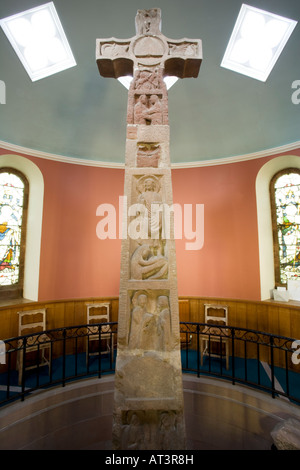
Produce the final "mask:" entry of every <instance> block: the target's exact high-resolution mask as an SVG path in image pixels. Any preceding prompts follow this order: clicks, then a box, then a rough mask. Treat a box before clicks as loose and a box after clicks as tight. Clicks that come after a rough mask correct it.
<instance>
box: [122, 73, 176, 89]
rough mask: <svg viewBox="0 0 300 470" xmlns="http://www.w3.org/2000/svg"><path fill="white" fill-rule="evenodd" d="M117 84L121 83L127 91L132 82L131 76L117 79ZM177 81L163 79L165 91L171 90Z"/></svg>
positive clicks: (174, 79)
mask: <svg viewBox="0 0 300 470" xmlns="http://www.w3.org/2000/svg"><path fill="white" fill-rule="evenodd" d="M118 80H119V82H120V83H122V85H123V86H124V87H125V88H127V90H129V87H130V83H131V81H132V76H131V75H126V76H124V77H119V78H118ZM177 80H178V77H165V78H164V82H165V84H166V87H167V90H169V89H170V88H171V86H173V85H174V83H176V82H177Z"/></svg>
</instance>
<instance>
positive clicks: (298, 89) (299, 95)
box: [291, 80, 300, 104]
mask: <svg viewBox="0 0 300 470" xmlns="http://www.w3.org/2000/svg"><path fill="white" fill-rule="evenodd" d="M292 88H293V89H295V91H294V93H292V97H291V99H292V103H293V104H299V103H300V80H294V81H293V83H292Z"/></svg>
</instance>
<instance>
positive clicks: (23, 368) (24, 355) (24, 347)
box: [21, 337, 27, 401]
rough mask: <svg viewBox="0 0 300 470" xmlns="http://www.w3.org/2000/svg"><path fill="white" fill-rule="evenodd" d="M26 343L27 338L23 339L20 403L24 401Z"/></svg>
mask: <svg viewBox="0 0 300 470" xmlns="http://www.w3.org/2000/svg"><path fill="white" fill-rule="evenodd" d="M26 342H27V338H26V337H25V338H23V360H22V383H21V387H22V401H24V399H25V369H26V367H25V361H26V359H25V358H26Z"/></svg>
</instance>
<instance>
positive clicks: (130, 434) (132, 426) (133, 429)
mask: <svg viewBox="0 0 300 470" xmlns="http://www.w3.org/2000/svg"><path fill="white" fill-rule="evenodd" d="M125 420H126V422H125V424H123V432H122V449H127V450H133V449H137V450H145V449H146V446H145V434H144V428H145V424H143V416H142V413H141V412H133V413H131V412H127V414H126V417H125Z"/></svg>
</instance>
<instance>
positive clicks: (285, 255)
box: [271, 169, 300, 286]
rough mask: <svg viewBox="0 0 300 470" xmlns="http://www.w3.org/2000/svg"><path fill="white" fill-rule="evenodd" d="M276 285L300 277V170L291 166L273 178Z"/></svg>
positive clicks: (272, 197)
mask: <svg viewBox="0 0 300 470" xmlns="http://www.w3.org/2000/svg"><path fill="white" fill-rule="evenodd" d="M271 206H272V222H273V239H274V261H275V282H276V286H280V285H286V284H287V282H288V280H297V279H300V171H299V170H298V169H288V170H283V171H281V172H279V173H277V174H276V175H275V176H274V177H273V179H272V181H271Z"/></svg>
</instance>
